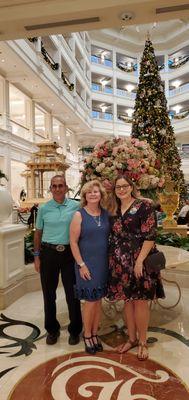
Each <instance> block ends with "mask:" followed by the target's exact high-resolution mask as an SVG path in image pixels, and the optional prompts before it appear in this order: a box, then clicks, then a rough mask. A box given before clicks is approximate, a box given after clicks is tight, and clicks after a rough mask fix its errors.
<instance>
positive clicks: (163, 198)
mask: <svg viewBox="0 0 189 400" xmlns="http://www.w3.org/2000/svg"><path fill="white" fill-rule="evenodd" d="M159 200H160V204H161V207H162V210H163V211H164V212H165V213H166V218H165V219H164V221H163V223H162V225H163V228H165V229H167V228H174V227H177V222H176V221H175V219H174V213H175V211H176V210H177V207H178V205H179V193H178V192H175V191H174V185H173V182H172V181H171V179H170V178H169V177H166V181H165V189H164V190H163V192H162V193H160V194H159Z"/></svg>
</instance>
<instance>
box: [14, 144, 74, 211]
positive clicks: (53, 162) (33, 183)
mask: <svg viewBox="0 0 189 400" xmlns="http://www.w3.org/2000/svg"><path fill="white" fill-rule="evenodd" d="M37 146H38V147H39V150H38V151H37V152H36V153H34V154H33V155H32V158H31V159H30V160H29V161H28V162H27V163H26V166H27V170H26V171H24V172H23V174H22V175H23V176H25V178H26V185H27V198H26V199H25V201H24V202H21V207H24V208H25V207H26V208H27V207H29V208H30V207H31V206H33V204H35V203H38V204H40V203H44V202H45V201H47V200H48V192H49V185H50V179H51V177H52V173H53V175H55V174H64V173H65V171H66V169H67V168H69V165H68V164H67V163H66V162H65V156H64V155H63V154H59V153H57V149H58V148H59V147H60V146H59V145H58V144H57V143H56V142H50V141H46V142H42V143H38V144H37Z"/></svg>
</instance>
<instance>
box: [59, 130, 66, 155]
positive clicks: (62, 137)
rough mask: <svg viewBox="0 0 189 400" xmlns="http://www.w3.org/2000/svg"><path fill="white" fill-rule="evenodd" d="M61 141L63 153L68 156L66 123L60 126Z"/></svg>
mask: <svg viewBox="0 0 189 400" xmlns="http://www.w3.org/2000/svg"><path fill="white" fill-rule="evenodd" d="M59 137H60V139H59V143H60V146H61V147H62V150H63V154H64V155H65V156H66V152H67V148H66V146H67V140H66V127H65V125H60V126H59Z"/></svg>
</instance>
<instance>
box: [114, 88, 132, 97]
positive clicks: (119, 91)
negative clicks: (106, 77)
mask: <svg viewBox="0 0 189 400" xmlns="http://www.w3.org/2000/svg"><path fill="white" fill-rule="evenodd" d="M116 94H117V96H121V97H127V98H128V99H132V100H134V99H135V97H136V93H134V92H128V91H127V90H124V89H116Z"/></svg>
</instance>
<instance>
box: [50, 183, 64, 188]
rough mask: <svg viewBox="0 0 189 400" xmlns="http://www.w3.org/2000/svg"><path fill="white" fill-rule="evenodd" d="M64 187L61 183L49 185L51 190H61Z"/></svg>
mask: <svg viewBox="0 0 189 400" xmlns="http://www.w3.org/2000/svg"><path fill="white" fill-rule="evenodd" d="M64 186H65V185H63V183H60V184H59V185H55V184H54V183H53V185H51V189H63V187H64Z"/></svg>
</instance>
